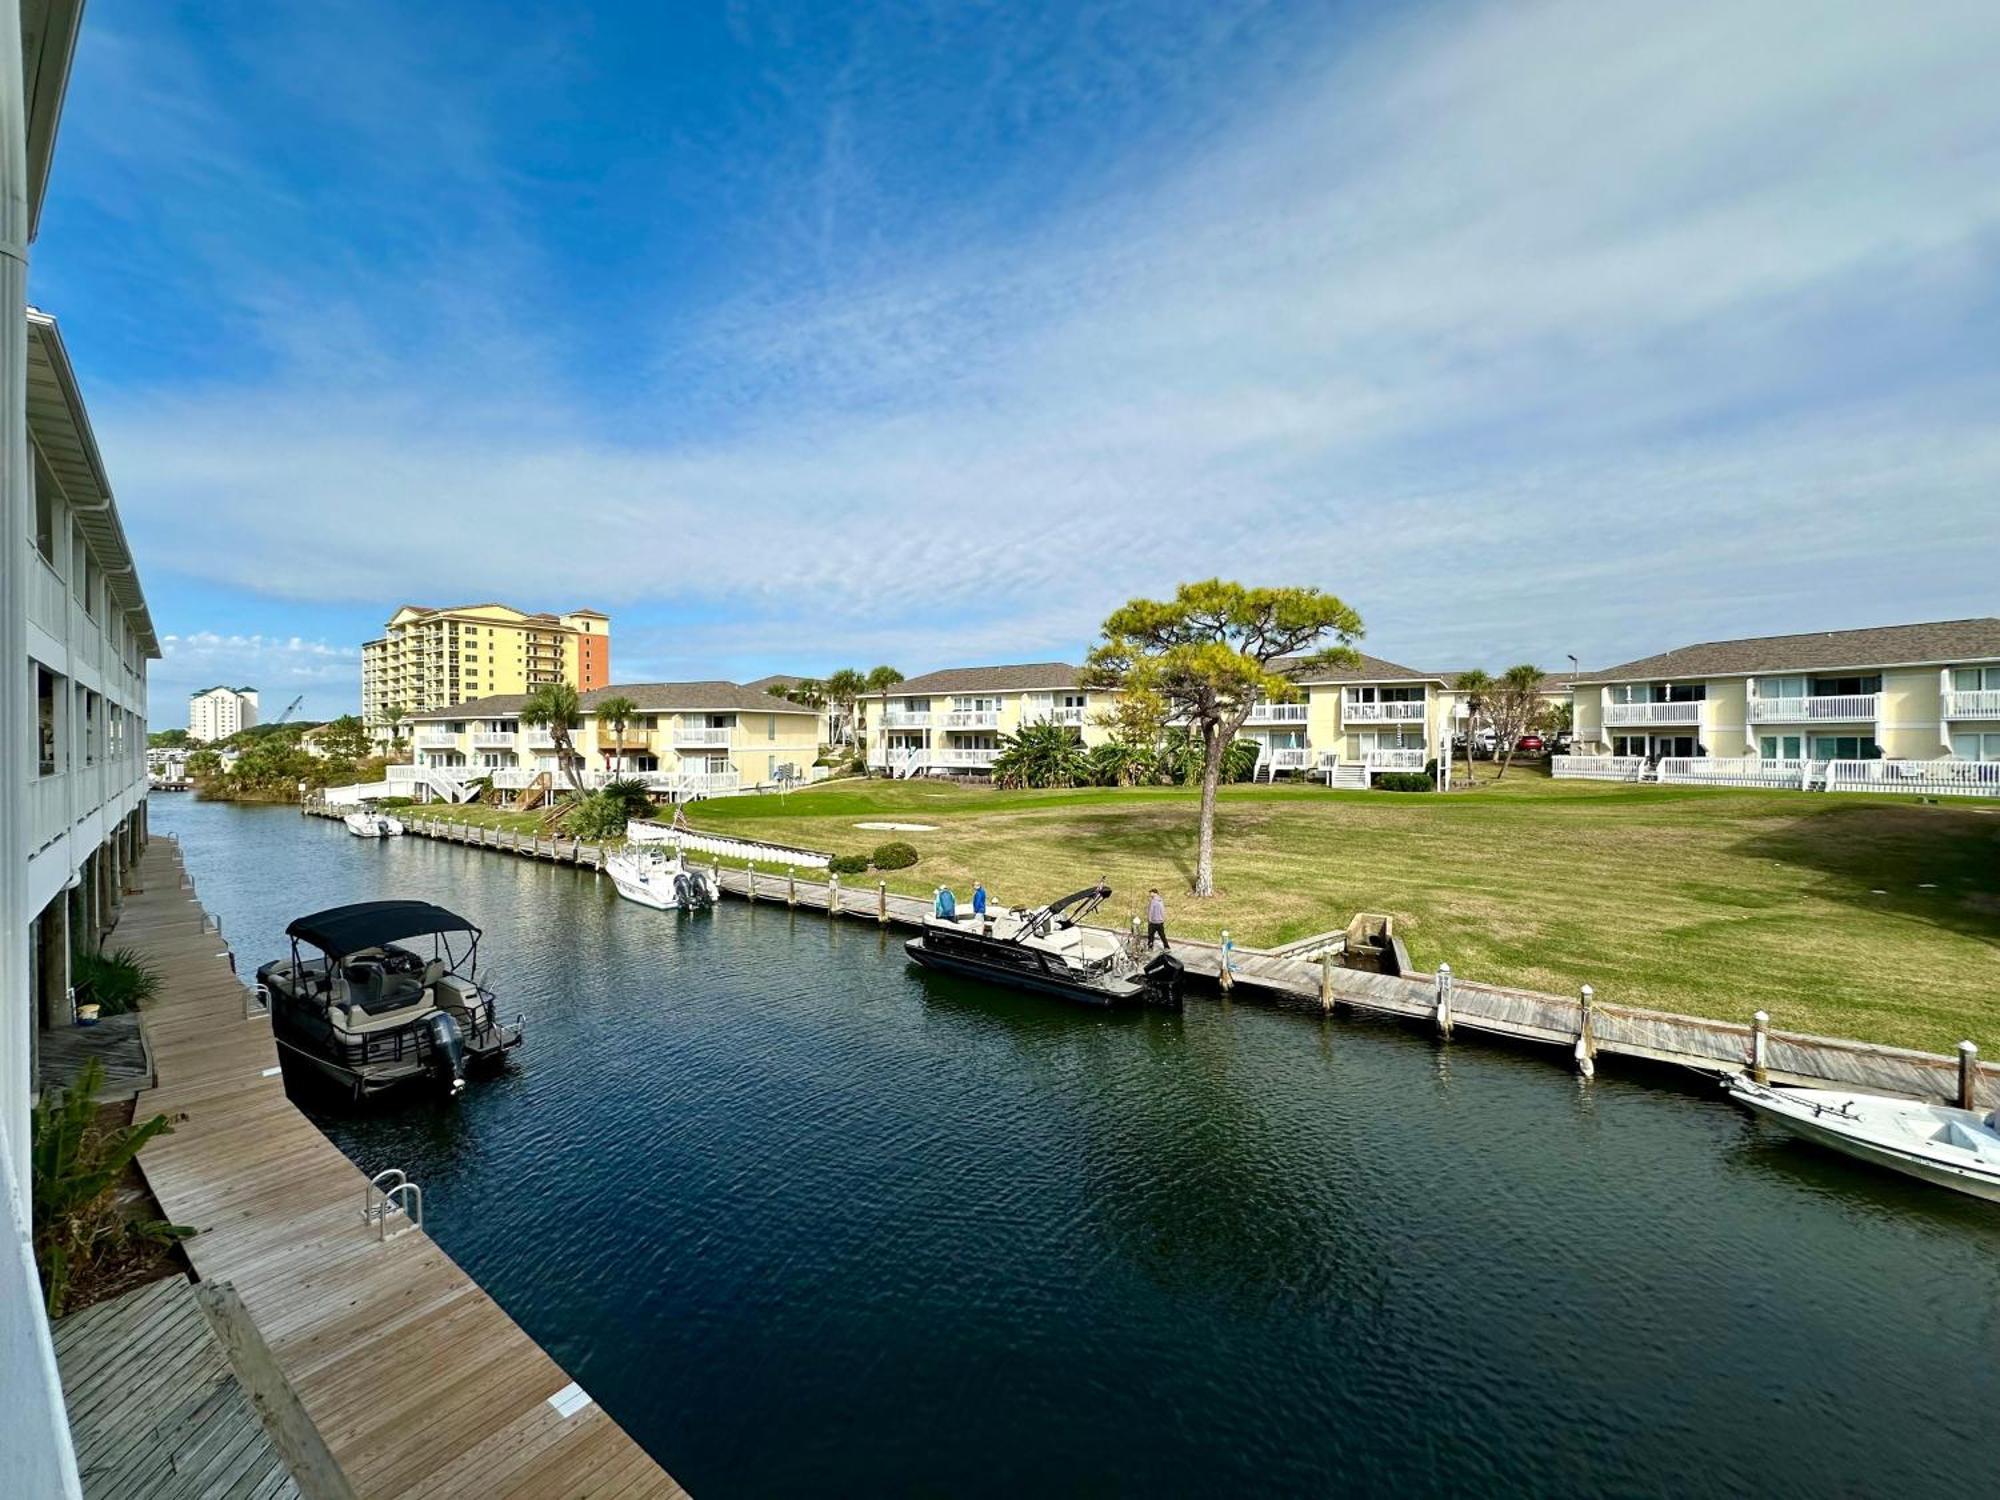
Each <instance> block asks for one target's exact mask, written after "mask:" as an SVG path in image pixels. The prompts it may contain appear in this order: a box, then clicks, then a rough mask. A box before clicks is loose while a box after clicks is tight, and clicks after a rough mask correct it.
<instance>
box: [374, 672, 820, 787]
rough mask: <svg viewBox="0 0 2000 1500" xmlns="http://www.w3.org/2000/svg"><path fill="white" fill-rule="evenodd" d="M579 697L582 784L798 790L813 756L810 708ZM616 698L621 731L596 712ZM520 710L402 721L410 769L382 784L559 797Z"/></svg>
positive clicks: (619, 688) (436, 714) (638, 692)
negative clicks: (619, 780) (477, 784)
mask: <svg viewBox="0 0 2000 1500" xmlns="http://www.w3.org/2000/svg"><path fill="white" fill-rule="evenodd" d="M581 696H582V704H581V708H582V718H583V724H582V726H581V727H580V728H577V729H574V730H571V731H570V739H571V742H572V743H573V745H574V746H575V748H576V751H577V753H578V754H579V755H580V756H581V758H582V761H583V764H582V766H580V767H579V768H578V770H579V778H580V779H581V780H582V781H583V782H584V784H585V785H586V786H601V785H603V784H604V783H605V782H607V781H609V780H611V779H613V778H614V777H626V776H630V777H636V778H638V779H641V780H643V781H645V782H646V783H647V784H648V785H649V786H651V787H652V788H653V790H655V791H656V792H660V793H662V794H664V795H668V796H672V797H674V798H676V799H678V800H686V799H690V798H695V797H708V796H715V795H718V794H722V793H729V792H739V791H754V790H756V789H758V788H761V787H773V786H781V785H785V784H803V783H804V782H806V781H808V780H810V779H811V777H812V774H813V773H812V767H813V763H814V762H815V761H816V760H817V759H818V758H819V730H820V723H821V715H820V713H819V712H818V711H817V710H815V709H811V708H805V707H802V706H801V705H799V704H796V703H791V702H788V701H786V700H785V699H782V698H774V697H772V696H771V695H770V694H769V693H767V692H764V691H762V690H760V689H756V688H750V687H745V686H743V685H742V684H740V683H735V682H631V683H622V684H616V685H613V686H609V687H602V688H594V689H592V690H590V691H589V692H586V693H584V694H582V695H581ZM618 698H624V699H628V700H630V702H631V703H633V704H634V705H635V707H634V708H633V709H632V710H631V711H630V713H629V715H628V717H627V718H626V720H625V722H624V724H623V725H622V726H621V725H617V724H613V723H612V722H610V721H609V720H608V719H606V718H605V717H604V715H603V714H602V713H600V712H599V707H598V706H599V705H600V704H602V703H605V702H608V701H611V700H614V699H618ZM527 701H528V695H527V694H525V693H501V694H494V695H490V696H487V697H482V698H475V699H472V700H471V701H469V702H465V703H459V704H455V705H453V706H451V707H449V708H435V709H426V710H424V711H422V712H420V713H417V714H413V715H412V716H411V726H412V728H411V741H412V749H413V751H414V754H415V757H416V759H415V764H414V766H412V767H408V768H404V767H391V768H390V772H389V778H390V780H391V782H398V781H403V780H409V781H413V782H415V783H416V784H418V785H419V786H420V787H421V788H423V790H424V794H425V795H441V796H456V795H458V792H457V790H456V789H459V788H463V787H464V786H465V785H466V784H468V783H469V782H471V781H472V780H474V779H477V778H487V777H490V778H491V779H492V782H493V784H494V785H495V786H496V787H499V788H501V789H503V790H515V791H526V790H529V789H531V788H533V787H536V786H540V785H546V786H548V787H550V788H552V789H559V788H560V787H562V786H563V785H565V784H566V782H567V779H568V778H567V775H566V773H565V772H564V770H563V767H562V765H561V762H560V759H559V756H558V752H557V749H556V738H555V734H554V733H553V731H551V730H550V729H548V728H547V727H545V726H544V727H536V726H533V725H528V724H523V723H522V722H521V709H522V707H523V706H524V705H525V704H526V703H527ZM542 777H547V778H548V781H547V782H546V783H543V782H542V781H541V778H542Z"/></svg>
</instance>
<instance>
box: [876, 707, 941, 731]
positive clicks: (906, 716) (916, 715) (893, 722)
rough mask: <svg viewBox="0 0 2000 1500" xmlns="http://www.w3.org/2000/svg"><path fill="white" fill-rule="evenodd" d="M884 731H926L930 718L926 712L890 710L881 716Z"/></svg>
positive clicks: (929, 724) (902, 709) (901, 709)
mask: <svg viewBox="0 0 2000 1500" xmlns="http://www.w3.org/2000/svg"><path fill="white" fill-rule="evenodd" d="M881 722H882V727H883V728H884V729H928V728H930V727H931V716H930V714H929V712H928V711H923V710H917V709H904V708H892V709H890V710H888V711H887V712H886V713H884V714H883V715H882V721H881Z"/></svg>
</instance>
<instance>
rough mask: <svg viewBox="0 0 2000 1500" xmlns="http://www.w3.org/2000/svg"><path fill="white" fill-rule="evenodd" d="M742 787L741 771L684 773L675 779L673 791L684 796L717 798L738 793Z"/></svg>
mask: <svg viewBox="0 0 2000 1500" xmlns="http://www.w3.org/2000/svg"><path fill="white" fill-rule="evenodd" d="M742 785H743V773H742V772H740V771H682V772H681V773H680V775H679V776H678V777H677V778H675V782H674V787H673V790H675V791H677V792H680V793H681V794H682V795H684V796H696V797H715V796H720V795H721V794H723V793H725V792H734V791H738V790H740V789H741V788H742Z"/></svg>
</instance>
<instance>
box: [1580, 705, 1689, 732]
mask: <svg viewBox="0 0 2000 1500" xmlns="http://www.w3.org/2000/svg"><path fill="white" fill-rule="evenodd" d="M1700 724H1701V703H1700V701H1699V700H1697V701H1695V702H1693V703H1607V704H1605V705H1604V727H1605V728H1606V729H1651V728H1655V727H1658V726H1662V725H1664V726H1668V727H1673V726H1686V727H1699V725H1700Z"/></svg>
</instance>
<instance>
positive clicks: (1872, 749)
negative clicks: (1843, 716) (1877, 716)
mask: <svg viewBox="0 0 2000 1500" xmlns="http://www.w3.org/2000/svg"><path fill="white" fill-rule="evenodd" d="M1812 755H1813V759H1814V760H1879V759H1880V758H1881V755H1882V751H1881V748H1880V747H1879V746H1878V745H1877V744H1876V743H1875V736H1874V735H1872V734H1816V735H1814V736H1813V739H1812Z"/></svg>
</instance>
